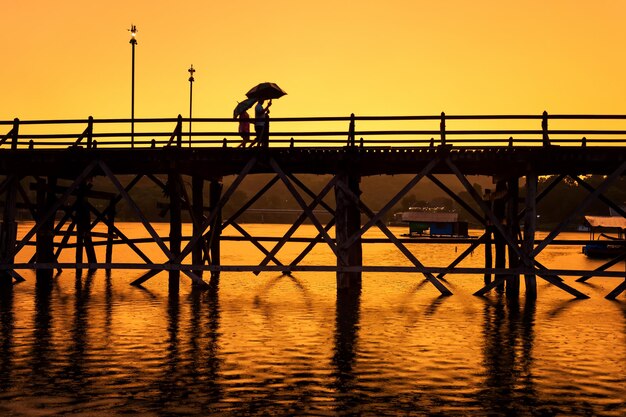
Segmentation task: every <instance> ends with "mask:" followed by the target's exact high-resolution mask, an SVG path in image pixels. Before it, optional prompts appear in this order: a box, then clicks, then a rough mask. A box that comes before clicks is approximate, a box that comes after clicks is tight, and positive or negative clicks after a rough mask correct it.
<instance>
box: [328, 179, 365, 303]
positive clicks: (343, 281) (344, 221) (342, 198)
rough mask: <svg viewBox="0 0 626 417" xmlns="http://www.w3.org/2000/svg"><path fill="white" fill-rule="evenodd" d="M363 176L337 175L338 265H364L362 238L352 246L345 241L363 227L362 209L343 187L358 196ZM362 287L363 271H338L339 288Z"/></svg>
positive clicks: (336, 221) (336, 235) (336, 222)
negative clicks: (342, 260) (343, 263)
mask: <svg viewBox="0 0 626 417" xmlns="http://www.w3.org/2000/svg"><path fill="white" fill-rule="evenodd" d="M360 181H361V178H360V177H358V176H356V175H349V174H346V173H340V174H338V175H337V184H336V185H335V201H336V207H335V238H336V244H337V248H338V251H339V253H338V255H339V256H338V257H337V266H338V267H341V266H356V267H361V266H362V265H363V252H362V248H361V238H360V237H359V238H358V239H357V240H355V241H354V242H353V243H352V244H351V245H350V246H348V247H345V246H344V243H345V242H347V241H348V239H350V237H351V236H352V235H353V234H355V233H358V232H359V230H360V229H361V211H360V209H359V205H358V204H357V203H356V202H355V201H354V200H353V199H351V198H350V197H349V196H348V195H347V194H346V192H345V191H344V190H343V189H342V187H341V186H340V184H343V185H344V186H345V187H346V188H347V189H349V190H350V191H352V193H353V194H354V195H356V196H358V195H360V194H361V190H360V189H359V183H360ZM341 258H343V259H346V260H347V261H348V265H342V262H341ZM360 288H361V272H360V271H358V272H341V271H338V272H337V290H338V291H341V290H344V289H352V290H356V289H360Z"/></svg>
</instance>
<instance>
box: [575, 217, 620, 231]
mask: <svg viewBox="0 0 626 417" xmlns="http://www.w3.org/2000/svg"><path fill="white" fill-rule="evenodd" d="M585 220H586V221H587V223H589V226H591V227H604V228H613V229H626V218H624V217H621V216H585Z"/></svg>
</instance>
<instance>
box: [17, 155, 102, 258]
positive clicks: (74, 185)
mask: <svg viewBox="0 0 626 417" xmlns="http://www.w3.org/2000/svg"><path fill="white" fill-rule="evenodd" d="M97 165H98V161H93V162H91V163H90V164H89V165H87V167H86V168H85V169H84V170H83V172H81V173H80V175H79V176H78V177H76V179H75V180H74V182H73V183H72V185H70V186H69V187H68V188H67V190H65V193H63V195H62V196H61V198H59V199H58V200H57V201H56V202H55V203H54V204H53V205H52V206H51V207H49V208H48V210H47V211H46V212H45V213H44V215H43V216H40V217H39V219H38V220H37V223H35V226H33V228H32V229H30V231H29V232H28V233H26V235H25V236H24V237H23V238H22V240H21V241H20V243H18V244H17V245H15V247H14V248H13V250H11V251H10V254H9V256H14V255H16V254H17V253H18V252H19V251H20V250H21V249H22V248H23V247H24V246H25V245H26V244H27V243H28V242H29V241H30V239H31V238H32V237H33V236H34V235H35V233H37V232H38V231H39V229H41V228H42V227H43V225H44V224H45V223H46V222H47V221H48V220H50V218H51V217H52V216H53V215H54V213H56V211H57V210H58V209H59V207H61V206H62V205H63V204H64V203H65V202H66V201H67V199H68V198H69V197H70V195H71V194H72V193H73V192H74V190H75V189H76V188H77V187H78V186H79V185H80V184H82V182H83V181H84V180H85V179H86V178H87V177H89V176H90V175H91V173H92V172H93V170H94V169H95V167H96V166H97Z"/></svg>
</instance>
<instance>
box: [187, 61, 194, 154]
mask: <svg viewBox="0 0 626 417" xmlns="http://www.w3.org/2000/svg"><path fill="white" fill-rule="evenodd" d="M187 71H189V147H190V148H191V109H192V104H193V82H194V81H195V80H194V78H193V73H194V72H196V70H195V69H193V64H191V67H189V69H188V70H187Z"/></svg>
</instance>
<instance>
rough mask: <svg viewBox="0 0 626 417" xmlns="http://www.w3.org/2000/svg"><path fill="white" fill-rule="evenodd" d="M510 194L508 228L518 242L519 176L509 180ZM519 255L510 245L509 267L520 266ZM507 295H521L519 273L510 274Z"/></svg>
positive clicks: (507, 211)
mask: <svg viewBox="0 0 626 417" xmlns="http://www.w3.org/2000/svg"><path fill="white" fill-rule="evenodd" d="M508 196H509V201H508V204H507V210H506V224H507V230H508V232H509V233H510V234H511V236H513V237H515V238H516V239H515V241H516V242H517V236H518V235H519V230H520V229H519V221H518V218H517V213H518V210H519V207H518V206H519V204H518V200H519V178H518V177H512V178H510V179H509V181H508ZM519 261H520V260H519V256H517V254H516V253H515V251H514V250H513V249H512V248H510V247H509V268H511V269H515V268H517V267H518V266H519ZM506 295H507V296H508V297H515V298H517V297H519V274H514V273H513V274H510V275H509V277H508V279H507V283H506Z"/></svg>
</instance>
